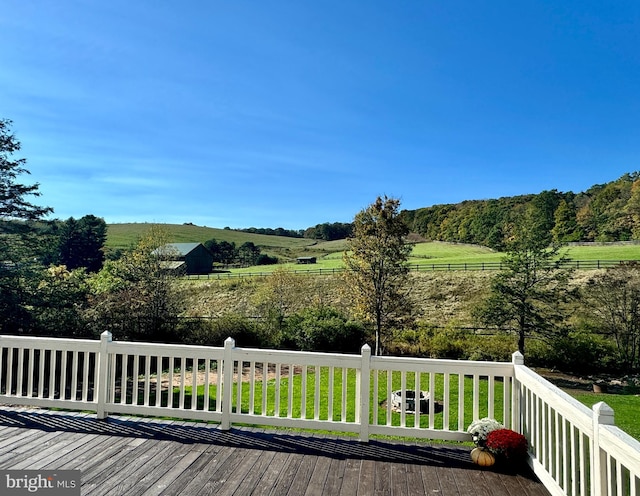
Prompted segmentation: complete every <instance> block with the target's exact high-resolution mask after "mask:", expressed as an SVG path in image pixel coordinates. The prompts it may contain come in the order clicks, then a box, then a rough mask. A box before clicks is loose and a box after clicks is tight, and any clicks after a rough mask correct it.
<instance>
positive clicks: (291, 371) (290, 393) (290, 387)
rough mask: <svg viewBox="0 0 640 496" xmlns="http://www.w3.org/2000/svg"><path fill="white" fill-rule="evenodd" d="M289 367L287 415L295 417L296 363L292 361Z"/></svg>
mask: <svg viewBox="0 0 640 496" xmlns="http://www.w3.org/2000/svg"><path fill="white" fill-rule="evenodd" d="M288 367H289V382H288V388H287V417H288V418H291V417H293V380H294V371H295V365H294V364H292V363H290V364H289V365H288Z"/></svg>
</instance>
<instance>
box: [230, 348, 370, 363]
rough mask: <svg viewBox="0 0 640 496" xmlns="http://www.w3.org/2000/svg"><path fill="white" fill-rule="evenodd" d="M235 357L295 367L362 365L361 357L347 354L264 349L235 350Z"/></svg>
mask: <svg viewBox="0 0 640 496" xmlns="http://www.w3.org/2000/svg"><path fill="white" fill-rule="evenodd" d="M233 354H234V356H235V357H239V358H243V357H244V358H245V359H246V361H264V362H272V363H283V364H287V363H293V364H295V365H304V364H305V363H308V364H312V363H313V364H316V363H317V362H326V361H333V362H337V363H340V364H342V365H346V364H347V363H351V362H353V363H354V364H357V363H360V361H361V360H362V357H361V356H360V355H354V354H346V353H323V352H311V351H295V350H271V349H264V348H234V349H233Z"/></svg>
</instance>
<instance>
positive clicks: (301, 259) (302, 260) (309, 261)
mask: <svg viewBox="0 0 640 496" xmlns="http://www.w3.org/2000/svg"><path fill="white" fill-rule="evenodd" d="M296 263H299V264H314V263H316V257H298V258H296Z"/></svg>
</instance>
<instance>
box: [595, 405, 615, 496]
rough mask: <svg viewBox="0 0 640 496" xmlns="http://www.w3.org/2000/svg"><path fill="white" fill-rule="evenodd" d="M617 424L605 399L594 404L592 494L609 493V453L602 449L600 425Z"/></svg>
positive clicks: (596, 495) (598, 495) (597, 495)
mask: <svg viewBox="0 0 640 496" xmlns="http://www.w3.org/2000/svg"><path fill="white" fill-rule="evenodd" d="M601 425H615V422H614V416H613V409H612V408H611V407H610V406H609V405H607V404H606V403H605V402H604V401H600V402H599V403H596V404H595V405H593V438H592V439H591V468H592V470H591V494H592V496H600V495H601V494H608V493H607V487H608V485H609V481H608V480H607V455H606V453H604V452H602V451H601V450H600V426H601Z"/></svg>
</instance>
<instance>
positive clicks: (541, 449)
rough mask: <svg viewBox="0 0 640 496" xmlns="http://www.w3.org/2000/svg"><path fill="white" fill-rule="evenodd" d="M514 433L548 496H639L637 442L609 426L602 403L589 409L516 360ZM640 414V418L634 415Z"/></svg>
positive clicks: (639, 448)
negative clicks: (524, 440)
mask: <svg viewBox="0 0 640 496" xmlns="http://www.w3.org/2000/svg"><path fill="white" fill-rule="evenodd" d="M514 372H515V384H516V389H517V393H516V402H517V403H518V406H517V407H516V409H517V410H518V411H519V412H520V413H519V415H518V419H517V420H516V430H519V431H520V432H522V433H523V434H524V435H525V436H526V438H527V440H528V441H529V450H530V458H529V460H530V465H531V467H532V468H533V470H534V472H535V473H536V475H537V476H538V477H539V478H540V480H541V481H542V482H543V483H544V485H545V487H546V488H547V489H548V490H549V492H551V493H552V494H554V495H555V494H557V495H571V496H578V495H579V496H601V495H602V496H604V495H629V496H640V442H638V441H636V440H635V439H634V438H632V437H631V436H629V435H628V434H626V433H625V432H623V431H621V430H620V429H619V428H618V427H616V426H615V425H613V421H614V412H613V410H612V409H611V408H610V407H609V406H608V405H606V404H605V403H597V404H596V405H594V406H593V409H589V408H587V407H586V406H585V405H583V404H582V403H580V402H578V401H577V400H575V399H574V398H572V397H571V396H569V395H568V394H567V393H565V392H564V391H562V390H560V389H559V388H557V387H556V386H554V385H553V384H551V383H549V382H548V381H546V380H545V379H543V378H542V377H540V376H539V375H538V374H536V373H535V372H533V371H532V370H530V369H529V368H527V367H526V366H525V365H524V364H523V363H522V357H521V356H519V357H516V358H515V359H514ZM638 413H640V412H638Z"/></svg>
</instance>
